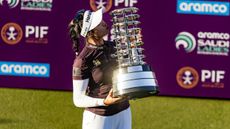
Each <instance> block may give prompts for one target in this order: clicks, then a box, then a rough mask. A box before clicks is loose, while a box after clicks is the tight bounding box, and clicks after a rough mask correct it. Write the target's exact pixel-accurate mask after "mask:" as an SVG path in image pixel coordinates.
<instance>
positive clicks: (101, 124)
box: [82, 108, 132, 129]
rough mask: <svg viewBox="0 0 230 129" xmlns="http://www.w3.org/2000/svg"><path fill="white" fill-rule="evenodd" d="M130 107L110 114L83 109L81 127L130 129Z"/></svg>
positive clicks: (83, 128) (91, 128) (88, 128)
mask: <svg viewBox="0 0 230 129" xmlns="http://www.w3.org/2000/svg"><path fill="white" fill-rule="evenodd" d="M131 121H132V120H131V111H130V108H128V109H126V110H124V111H121V112H119V113H117V114H115V115H112V116H100V115H97V114H94V113H92V112H90V111H87V110H85V111H84V113H83V122H82V129H131V128H132V126H131V125H132V122H131Z"/></svg>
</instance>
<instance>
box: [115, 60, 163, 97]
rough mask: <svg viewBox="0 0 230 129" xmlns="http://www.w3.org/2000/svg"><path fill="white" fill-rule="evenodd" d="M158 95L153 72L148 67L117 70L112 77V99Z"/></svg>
mask: <svg viewBox="0 0 230 129" xmlns="http://www.w3.org/2000/svg"><path fill="white" fill-rule="evenodd" d="M158 93H159V87H158V84H157V80H156V77H155V74H154V72H152V70H151V68H150V66H149V65H147V64H144V65H137V66H129V67H123V68H120V69H118V70H117V71H115V72H114V75H113V95H114V97H118V96H124V97H127V98H129V99H136V98H144V97H148V96H153V95H156V94H158Z"/></svg>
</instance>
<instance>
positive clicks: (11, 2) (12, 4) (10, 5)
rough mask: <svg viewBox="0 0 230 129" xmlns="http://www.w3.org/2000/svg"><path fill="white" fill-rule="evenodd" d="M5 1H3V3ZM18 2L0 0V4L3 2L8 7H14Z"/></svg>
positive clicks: (15, 0) (2, 4) (14, 0)
mask: <svg viewBox="0 0 230 129" xmlns="http://www.w3.org/2000/svg"><path fill="white" fill-rule="evenodd" d="M4 2H5V3H4ZM18 3H19V0H0V5H1V6H4V5H5V4H8V6H9V7H10V8H15V7H16V6H17V5H18Z"/></svg>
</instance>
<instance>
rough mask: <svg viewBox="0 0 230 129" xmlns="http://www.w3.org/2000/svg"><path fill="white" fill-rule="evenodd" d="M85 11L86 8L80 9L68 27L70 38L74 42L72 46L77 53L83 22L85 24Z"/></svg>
mask: <svg viewBox="0 0 230 129" xmlns="http://www.w3.org/2000/svg"><path fill="white" fill-rule="evenodd" d="M84 12H85V10H84V9H82V10H80V11H78V12H77V13H76V15H75V17H74V19H73V20H72V21H71V22H70V24H69V27H68V29H69V35H70V39H71V41H72V43H73V44H72V48H73V51H74V52H75V53H79V47H80V33H81V29H82V24H83V16H84Z"/></svg>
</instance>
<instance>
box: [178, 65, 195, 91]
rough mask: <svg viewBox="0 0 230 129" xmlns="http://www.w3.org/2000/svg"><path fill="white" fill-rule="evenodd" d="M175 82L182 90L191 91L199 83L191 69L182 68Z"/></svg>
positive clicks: (193, 70)
mask: <svg viewBox="0 0 230 129" xmlns="http://www.w3.org/2000/svg"><path fill="white" fill-rule="evenodd" d="M176 80H177V83H178V84H179V85H180V86H181V87H182V88H185V89H192V88H194V87H195V86H197V84H198V82H199V74H198V72H197V71H196V70H195V69H194V68H192V67H183V68H181V69H180V70H179V71H178V72H177V75H176Z"/></svg>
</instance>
